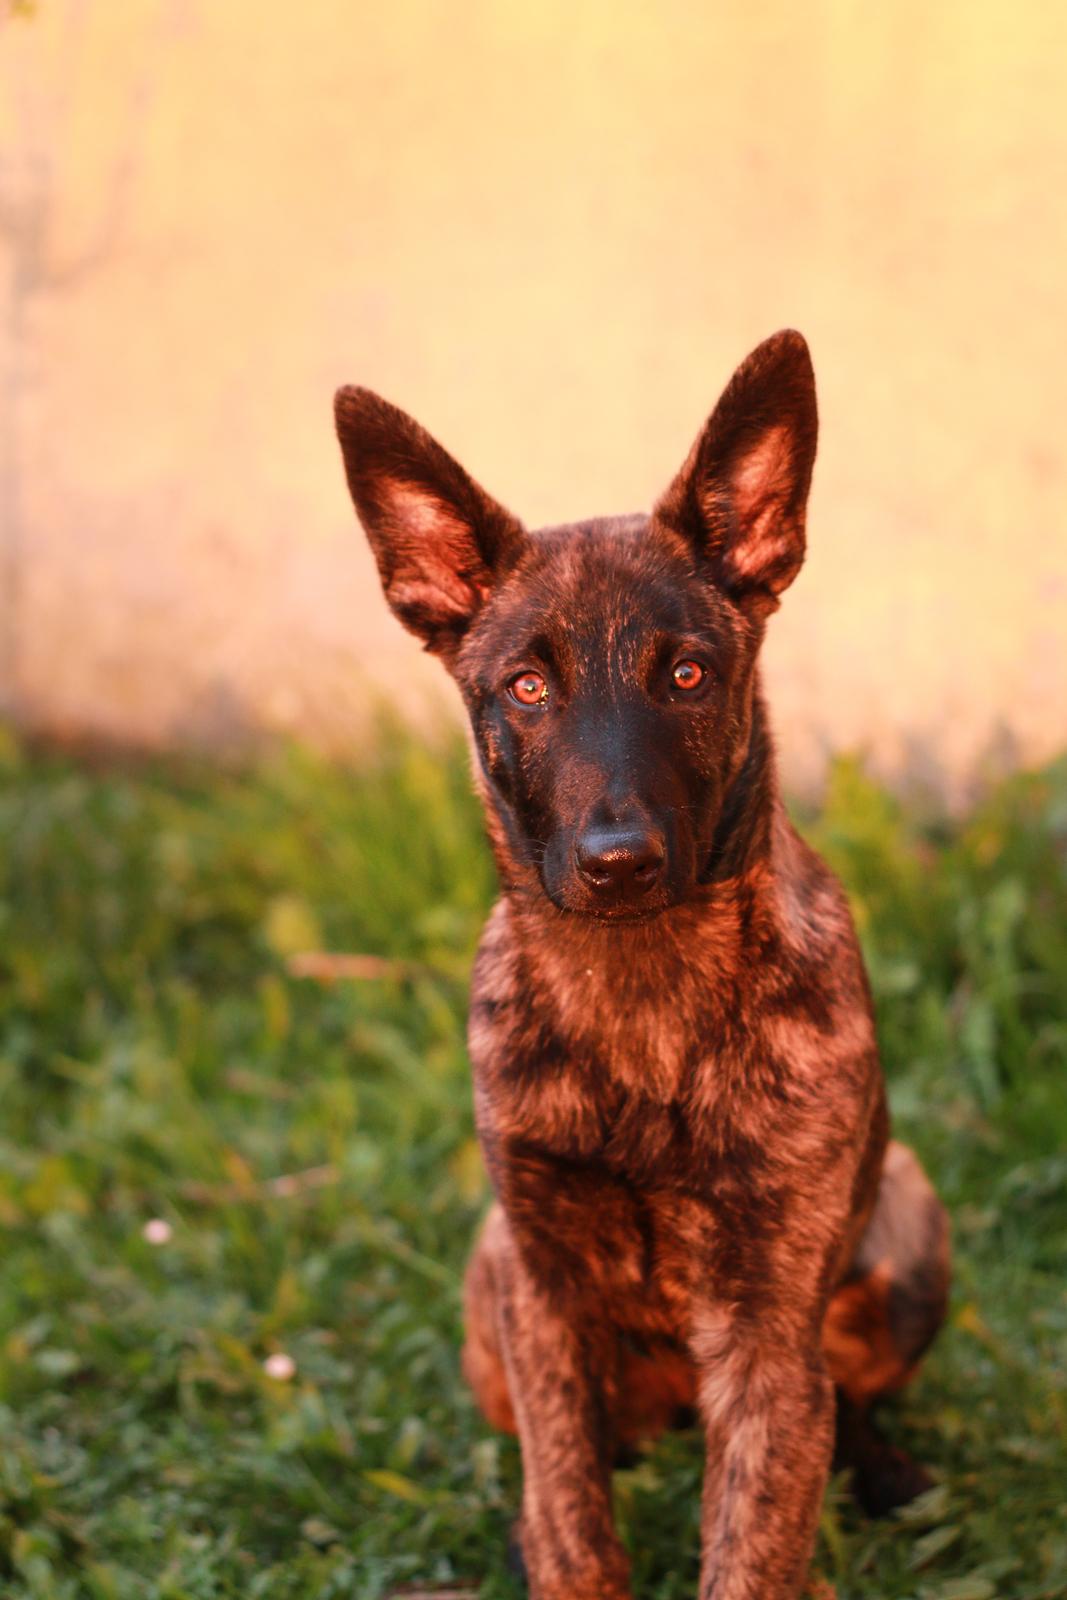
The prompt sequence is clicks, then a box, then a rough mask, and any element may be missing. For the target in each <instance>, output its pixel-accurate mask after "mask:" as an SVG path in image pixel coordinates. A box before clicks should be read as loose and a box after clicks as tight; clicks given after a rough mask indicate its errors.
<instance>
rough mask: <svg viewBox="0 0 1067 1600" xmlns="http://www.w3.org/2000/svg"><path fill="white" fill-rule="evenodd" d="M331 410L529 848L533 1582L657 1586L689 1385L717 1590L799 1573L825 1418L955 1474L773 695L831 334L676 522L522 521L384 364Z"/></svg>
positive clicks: (491, 809) (799, 347) (937, 1228)
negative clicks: (649, 1566)
mask: <svg viewBox="0 0 1067 1600" xmlns="http://www.w3.org/2000/svg"><path fill="white" fill-rule="evenodd" d="M336 423H337V432H338V436H339V439H340V444H341V449H342V454H343V457H344V465H345V470H346V475H347V480H348V486H349V489H350V491H351V495H352V499H353V501H354V503H355V508H356V511H357V513H358V516H359V518H360V520H361V522H362V524H363V527H364V529H365V530H366V533H367V536H368V538H369V541H370V544H371V548H372V550H373V553H374V556H375V558H376V561H377V565H378V570H379V573H380V576H381V581H382V585H383V588H384V591H385V597H386V599H387V601H388V603H389V605H390V606H391V607H392V609H393V611H394V612H395V614H396V616H397V617H398V618H399V619H400V621H401V622H402V623H403V624H404V626H405V627H407V628H408V629H410V630H411V632H412V633H414V634H415V635H416V636H417V637H418V638H419V639H421V640H422V642H423V644H424V645H425V647H426V648H427V649H428V650H429V651H431V652H432V653H433V654H434V655H437V656H439V657H440V658H441V660H442V662H443V663H444V665H445V666H446V667H447V669H448V670H449V672H450V673H451V674H452V676H453V678H454V679H455V681H456V682H457V684H458V685H459V688H460V691H461V693H462V696H463V700H464V702H465V704H466V709H467V712H468V714H469V718H470V725H471V735H472V743H473V751H474V762H473V764H474V769H475V779H476V783H477V787H478V789H479V791H480V794H481V798H482V800H483V801H484V804H485V812H486V818H487V825H488V833H489V839H490V843H491V846H492V849H493V853H494V856H495V859H496V863H497V866H498V868H499V875H500V881H501V891H502V892H501V896H500V899H499V900H498V902H497V904H496V906H495V908H494V910H493V912H492V914H491V915H490V917H489V920H488V923H487V925H486V928H485V931H484V935H483V938H482V941H481V945H480V948H479V951H478V955H477V959H476V962H475V966H474V973H473V981H472V989H471V1004H470V1023H469V1045H470V1057H471V1063H472V1067H473V1074H474V1097H475V1114H476V1122H477V1128H478V1136H479V1140H480V1143H481V1148H482V1151H483V1154H484V1158H485V1163H486V1167H487V1170H488V1173H489V1176H490V1180H491V1183H492V1187H493V1190H494V1193H495V1203H494V1204H493V1206H492V1209H491V1210H490V1212H489V1215H488V1218H487V1220H486V1222H485V1224H484V1228H483V1230H482V1233H481V1236H480V1238H479V1240H478V1242H477V1245H476V1247H475V1250H474V1253H473V1256H472V1258H471V1261H470V1265H469V1268H468V1271H467V1276H466V1283H465V1320H466V1342H465V1346H464V1353H463V1367H464V1371H465V1373H466V1376H467V1378H468V1380H469V1382H470V1384H471V1386H472V1388H473V1391H474V1394H475V1397H476V1399H477V1400H478V1402H479V1404H480V1406H481V1408H482V1410H483V1411H484V1413H485V1416H486V1417H487V1418H488V1420H489V1421H490V1423H492V1424H494V1425H495V1426H497V1427H499V1428H502V1429H510V1430H513V1431H515V1432H517V1433H518V1436H519V1441H520V1445H521V1451H522V1462H523V1493H522V1507H521V1513H520V1516H519V1520H518V1523H517V1524H516V1531H517V1537H518V1542H519V1547H520V1552H521V1559H522V1563H523V1565H524V1568H525V1572H526V1576H527V1580H528V1583H529V1588H530V1592H531V1594H532V1595H533V1596H534V1600H623V1597H626V1596H628V1595H629V1594H630V1587H629V1574H628V1561H627V1556H626V1553H625V1551H624V1549H623V1546H622V1544H621V1542H620V1540H619V1538H618V1535H617V1532H616V1530H615V1528H614V1525H613V1520H612V1508H611V1472H612V1467H613V1464H614V1462H615V1461H616V1459H617V1458H618V1456H619V1453H620V1452H623V1451H626V1450H632V1448H633V1447H634V1445H636V1444H637V1443H639V1442H640V1441H642V1440H645V1439H648V1438H651V1437H653V1436H654V1435H655V1434H656V1433H657V1432H658V1431H660V1430H661V1429H664V1428H666V1427H670V1426H672V1425H675V1424H677V1423H679V1422H682V1421H684V1420H685V1419H686V1418H690V1419H691V1418H692V1417H693V1416H694V1415H695V1416H698V1417H699V1419H700V1421H701V1424H702V1426H703V1428H704V1431H705V1434H706V1465H705V1476H704V1488H703V1498H702V1510H701V1539H702V1562H701V1578H700V1596H701V1600H795V1597H797V1596H799V1595H800V1594H801V1592H802V1589H803V1586H804V1583H805V1579H806V1574H807V1571H808V1566H809V1562H810V1558H811V1551H812V1546H813V1542H814V1538H815V1531H816V1523H817V1520H818V1516H819V1512H820V1507H821V1503H822V1496H823V1491H824V1487H825V1485H826V1482H827V1476H828V1473H829V1472H830V1470H831V1466H832V1463H833V1461H834V1450H835V1434H836V1442H837V1447H838V1452H839V1460H844V1461H845V1462H847V1463H848V1464H849V1465H850V1466H851V1467H852V1472H853V1484H854V1487H855V1489H856V1492H857V1494H858V1495H859V1497H860V1498H861V1500H862V1501H863V1502H864V1503H865V1504H866V1505H867V1506H868V1507H869V1508H870V1509H872V1510H875V1511H877V1510H885V1509H887V1508H888V1507H889V1506H891V1505H894V1504H898V1503H902V1502H903V1501H905V1500H907V1499H909V1498H910V1497H912V1496H914V1495H915V1494H916V1493H918V1492H919V1491H920V1490H921V1489H923V1488H925V1487H927V1486H928V1484H929V1479H928V1478H927V1477H926V1475H925V1474H924V1472H923V1471H922V1469H921V1468H919V1467H918V1466H917V1465H916V1464H915V1463H913V1462H912V1461H911V1460H910V1459H909V1458H908V1457H907V1456H905V1455H904V1454H903V1453H902V1452H900V1451H897V1450H893V1449H891V1448H890V1447H889V1446H888V1444H886V1443H885V1442H884V1441H883V1440H882V1438H881V1437H880V1435H879V1434H878V1433H877V1432H876V1430H875V1428H874V1426H873V1424H872V1422H871V1420H870V1415H869V1413H870V1408H871V1405H872V1404H873V1402H875V1401H876V1400H877V1399H878V1398H879V1397H881V1396H882V1395H885V1394H888V1393H889V1392H891V1391H892V1390H894V1389H897V1388H899V1387H900V1386H901V1385H902V1384H904V1383H906V1382H907V1381H908V1379H909V1378H910V1377H911V1376H912V1374H913V1373H914V1371H915V1369H916V1365H917V1363H918V1362H919V1359H920V1357H921V1356H922V1354H923V1352H924V1351H925V1350H926V1348H927V1346H928V1345H929V1343H930V1341H931V1339H932V1338H933V1337H934V1334H935V1333H936V1332H937V1329H938V1327H939V1326H940V1324H941V1322H942V1320H943V1318H944V1314H945V1306H946V1297H947V1290H948V1282H949V1239H948V1227H947V1222H946V1218H945V1213H944V1211H943V1209H942V1206H941V1204H940V1202H939V1201H938V1199H937V1196H936V1195H935V1193H934V1191H933V1189H932V1187H931V1185H930V1183H929V1181H928V1180H927V1178H926V1176H925V1174H924V1172H923V1170H922V1168H921V1166H920V1164H919V1162H918V1160H917V1159H916V1157H915V1156H914V1155H913V1154H912V1152H911V1151H910V1150H908V1149H906V1148H905V1147H904V1146H902V1145H900V1144H897V1143H895V1142H890V1141H889V1138H888V1116H887V1110H886V1101H885V1093H884V1087H883V1081H882V1075H881V1070H880V1066H879V1060H878V1051H877V1044H876V1040H875V1030H874V1024H873V1020H872V1011H871V1000H870V994H869V989H868V984H867V979H866V974H865V971H864V966H863V961H862V957H861V954H860V950H859V946H858V943H857V939H856V935H855V931H854V928H853V924H852V919H851V916H850V913H849V909H848V904H847V901H846V899H845V895H844V892H843V891H842V889H841V887H840V885H839V884H838V882H837V881H836V879H835V878H834V877H833V875H832V873H831V872H830V871H829V869H828V868H827V867H826V865H825V864H824V863H823V862H822V861H821V859H820V858H819V857H818V856H817V855H816V854H815V853H814V852H813V851H812V850H811V849H810V848H809V847H808V846H807V845H806V844H805V843H804V841H803V840H802V839H801V838H800V837H799V835H798V834H797V833H796V832H795V831H794V829H793V827H792V826H791V824H790V822H789V820H788V818H787V816H786V813H785V810H784V807H783V804H782V801H781V799H780V798H779V790H778V784H777V780H776V776H775V761H774V753H773V749H772V744H771V737H770V733H769V731H768V722H767V713H766V709H765V705H764V700H763V695H762V692H761V687H760V676H759V667H758V655H759V648H760V643H761V640H762V638H763V634H764V629H765V626H766V623H767V619H768V618H769V617H770V615H771V614H772V612H773V611H774V610H775V609H776V608H777V606H778V604H779V597H780V596H781V594H782V592H783V591H784V590H785V589H786V588H787V587H788V585H789V584H790V583H791V582H792V580H793V579H794V578H795V576H796V574H797V572H798V571H799V569H800V566H801V563H802V561H803V557H804V549H805V518H806V506H807V499H808V489H809V485H810V481H811V474H812V467H813V463H814V458H815V448H816V436H817V431H818V424H817V411H816V398H815V381H814V374H813V371H812V366H811V360H810V356H809V353H808V348H807V345H806V343H805V341H804V339H803V338H802V337H801V335H800V334H798V333H796V332H793V331H791V330H786V331H784V332H781V333H778V334H776V335H775V336H774V337H772V338H770V339H768V340H766V341H765V342H764V343H763V344H761V345H760V346H759V347H758V348H757V349H756V350H755V351H754V352H753V353H752V354H751V355H750V356H749V357H748V358H747V359H746V360H745V361H744V362H743V363H742V365H741V366H740V367H739V368H738V370H737V371H736V373H735V374H734V376H733V378H732V379H731V380H730V382H729V384H728V385H727V387H726V389H725V391H724V392H723V394H722V397H721V398H720V400H719V401H718V404H717V405H716V407H715V409H714V411H713V412H712V414H711V416H710V418H709V419H708V421H707V423H706V424H705V426H704V428H703V430H702V431H701V433H700V434H699V436H698V438H697V440H696V442H695V444H694V445H693V448H692V450H691V451H690V453H689V456H688V458H687V459H686V461H685V463H684V465H683V466H682V468H681V470H680V471H679V473H678V474H677V476H676V477H675V478H674V480H673V482H672V483H671V484H670V486H669V488H668V489H667V491H666V493H665V494H664V495H663V496H662V498H661V499H660V500H659V502H658V503H657V505H656V506H655V509H654V510H653V511H652V513H651V515H650V516H644V515H641V516H625V517H604V518H597V519H594V520H591V521H585V522H578V523H573V524H566V525H564V526H560V527H552V528H547V529H544V530H541V531H539V532H527V531H526V530H525V529H524V527H523V526H522V524H521V523H520V522H519V521H518V520H517V519H516V518H515V517H514V516H513V515H512V514H511V513H510V512H509V511H507V510H505V509H504V508H503V507H502V506H501V505H500V504H498V503H497V501H495V500H494V499H492V498H491V497H490V496H489V495H488V494H487V493H486V492H485V491H484V490H483V489H481V488H480V487H479V486H478V485H477V484H476V483H475V482H474V481H473V480H472V479H471V478H470V477H469V476H468V475H467V473H466V472H465V471H464V470H463V468H462V467H460V466H459V465H458V463H457V462H456V461H454V460H453V459H452V457H451V456H449V455H448V454H447V453H446V452H445V450H444V449H442V447H441V446H440V445H439V444H437V443H436V442H435V440H433V439H432V438H431V437H430V436H429V435H428V434H427V433H426V432H425V431H424V430H423V429H422V428H421V427H420V426H419V425H418V424H417V423H415V422H414V421H412V419H411V418H410V417H408V416H406V415H405V414H404V413H403V412H402V411H399V410H397V409H396V408H395V407H394V406H392V405H390V404H388V403H387V402H386V401H384V400H382V399H380V398H379V397H377V396H376V395H374V394H372V393H370V392H369V391H367V390H365V389H359V388H344V389H341V390H340V391H339V392H338V394H337V397H336ZM835 1417H836V1430H835Z"/></svg>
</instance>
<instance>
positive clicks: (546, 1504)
mask: <svg viewBox="0 0 1067 1600" xmlns="http://www.w3.org/2000/svg"><path fill="white" fill-rule="evenodd" d="M498 1273H499V1277H498V1291H499V1300H498V1318H499V1333H500V1343H501V1351H502V1354H503V1357H504V1365H505V1369H506V1371H507V1378H508V1388H509V1390H510V1393H511V1399H512V1404H513V1406H514V1409H515V1418H516V1422H517V1424H518V1431H519V1440H520V1443H521V1446H522V1466H523V1492H522V1518H521V1523H520V1537H521V1542H522V1555H523V1561H524V1564H525V1567H526V1573H527V1577H528V1580H529V1586H530V1594H531V1597H532V1600H628V1597H629V1594H630V1587H629V1562H628V1560H627V1557H626V1552H625V1551H624V1549H623V1547H622V1544H621V1543H620V1541H619V1538H618V1535H617V1534H616V1532H615V1527H614V1524H613V1521H612V1514H611V1451H612V1447H613V1446H612V1437H611V1432H612V1430H611V1421H610V1418H611V1402H612V1396H613V1391H614V1386H615V1375H614V1370H613V1365H614V1354H613V1347H612V1346H613V1342H612V1341H610V1340H609V1339H608V1338H607V1337H606V1330H604V1329H602V1328H598V1327H596V1326H593V1325H591V1324H590V1321H589V1320H588V1310H589V1309H590V1308H589V1307H587V1306H585V1305H583V1303H582V1302H581V1301H580V1300H579V1299H576V1300H575V1302H574V1303H573V1304H572V1303H570V1302H569V1301H568V1302H561V1301H560V1300H559V1298H558V1297H557V1295H556V1294H554V1293H553V1292H552V1291H551V1289H550V1287H549V1285H548V1284H546V1283H542V1282H539V1280H538V1277H537V1275H536V1273H535V1272H533V1271H531V1270H530V1268H529V1267H528V1265H527V1264H526V1263H525V1262H524V1261H523V1259H522V1257H521V1256H520V1255H519V1253H518V1251H517V1250H515V1249H512V1250H511V1251H509V1252H508V1254H507V1256H506V1258H505V1259H504V1260H503V1261H501V1262H500V1263H499V1265H498ZM583 1312H584V1313H585V1314H584V1315H583Z"/></svg>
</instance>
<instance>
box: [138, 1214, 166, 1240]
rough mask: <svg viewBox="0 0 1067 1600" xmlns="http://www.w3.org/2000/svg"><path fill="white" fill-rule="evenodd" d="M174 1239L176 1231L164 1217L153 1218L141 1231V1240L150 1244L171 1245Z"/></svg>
mask: <svg viewBox="0 0 1067 1600" xmlns="http://www.w3.org/2000/svg"><path fill="white" fill-rule="evenodd" d="M173 1237H174V1229H173V1228H172V1227H171V1225H170V1223H169V1222H167V1221H166V1220H165V1219H164V1218H163V1217H153V1218H152V1219H151V1221H149V1222H146V1223H145V1225H144V1227H143V1228H142V1229H141V1238H142V1239H146V1240H147V1241H148V1243H149V1244H169V1243H170V1241H171V1239H172V1238H173Z"/></svg>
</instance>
